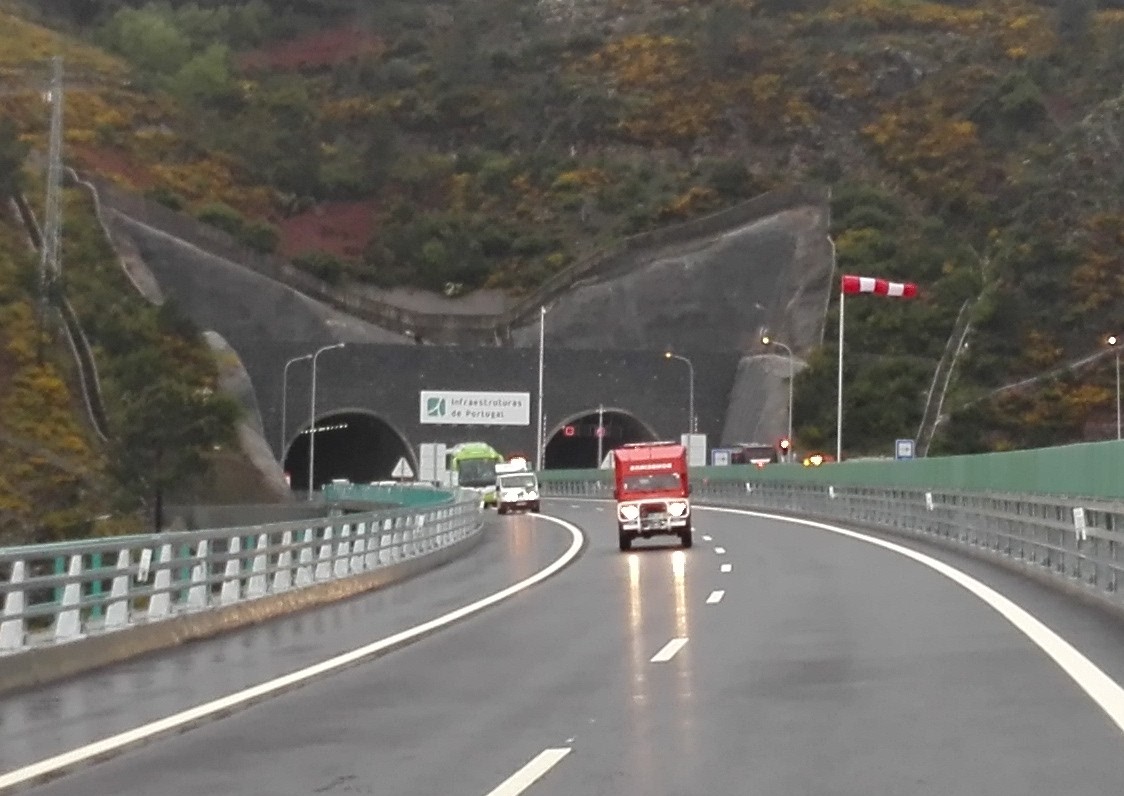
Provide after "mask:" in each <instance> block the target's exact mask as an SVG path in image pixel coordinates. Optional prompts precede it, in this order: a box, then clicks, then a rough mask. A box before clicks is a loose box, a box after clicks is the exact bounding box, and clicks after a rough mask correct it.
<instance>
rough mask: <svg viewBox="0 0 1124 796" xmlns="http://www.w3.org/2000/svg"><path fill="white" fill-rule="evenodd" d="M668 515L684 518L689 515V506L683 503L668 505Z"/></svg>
mask: <svg viewBox="0 0 1124 796" xmlns="http://www.w3.org/2000/svg"><path fill="white" fill-rule="evenodd" d="M667 513H668V514H670V515H671V516H672V517H682V516H683V515H684V514H686V513H687V504H686V503H683V502H682V501H679V502H676V503H668V504H667Z"/></svg>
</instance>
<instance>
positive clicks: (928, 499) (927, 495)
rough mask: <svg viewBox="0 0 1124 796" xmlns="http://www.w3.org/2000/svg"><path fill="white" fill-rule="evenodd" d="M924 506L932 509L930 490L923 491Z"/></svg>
mask: <svg viewBox="0 0 1124 796" xmlns="http://www.w3.org/2000/svg"><path fill="white" fill-rule="evenodd" d="M925 508H927V509H928V510H929V511H932V510H933V493H932V492H926V493H925Z"/></svg>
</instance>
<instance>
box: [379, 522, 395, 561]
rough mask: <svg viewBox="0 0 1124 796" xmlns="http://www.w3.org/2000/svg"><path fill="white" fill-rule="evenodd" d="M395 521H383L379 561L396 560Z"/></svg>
mask: <svg viewBox="0 0 1124 796" xmlns="http://www.w3.org/2000/svg"><path fill="white" fill-rule="evenodd" d="M393 529H394V521H393V520H391V519H389V518H388V519H385V520H383V521H382V534H381V535H380V536H379V563H380V564H389V563H390V562H391V561H393V560H394V533H393Z"/></svg>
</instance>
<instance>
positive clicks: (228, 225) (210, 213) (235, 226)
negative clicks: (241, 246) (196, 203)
mask: <svg viewBox="0 0 1124 796" xmlns="http://www.w3.org/2000/svg"><path fill="white" fill-rule="evenodd" d="M195 217H196V218H197V219H199V220H200V221H202V222H203V223H204V224H210V225H211V226H212V227H218V228H219V229H221V230H222V231H223V232H226V233H228V234H230V235H233V236H234V237H236V238H237V237H240V236H241V234H242V228H243V227H244V226H245V224H246V219H244V218H243V217H242V214H241V213H239V212H238V211H237V210H235V209H234V208H233V207H231V206H230V205H228V204H224V203H223V202H212V203H211V204H207V205H203V207H200V208H199V209H198V210H196V211H195Z"/></svg>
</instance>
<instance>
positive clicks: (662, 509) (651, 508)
mask: <svg viewBox="0 0 1124 796" xmlns="http://www.w3.org/2000/svg"><path fill="white" fill-rule="evenodd" d="M666 513H667V504H666V503H642V504H640V516H641V517H647V516H648V515H649V514H666Z"/></svg>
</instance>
